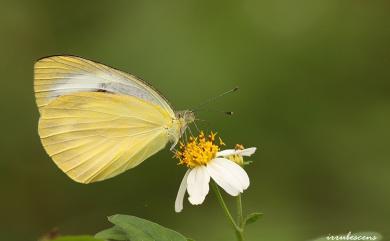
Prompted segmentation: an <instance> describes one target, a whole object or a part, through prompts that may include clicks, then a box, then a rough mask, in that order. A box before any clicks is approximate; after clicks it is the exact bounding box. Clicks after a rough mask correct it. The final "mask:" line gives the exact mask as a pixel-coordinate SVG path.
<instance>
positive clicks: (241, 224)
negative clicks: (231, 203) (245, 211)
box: [236, 194, 244, 229]
mask: <svg viewBox="0 0 390 241" xmlns="http://www.w3.org/2000/svg"><path fill="white" fill-rule="evenodd" d="M236 205H237V224H238V226H239V227H240V228H241V229H243V228H244V216H243V215H242V200H241V194H239V195H238V196H237V197H236Z"/></svg>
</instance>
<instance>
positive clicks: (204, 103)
mask: <svg viewBox="0 0 390 241" xmlns="http://www.w3.org/2000/svg"><path fill="white" fill-rule="evenodd" d="M237 90H238V86H236V87H234V88H233V89H231V90H228V91H226V92H223V93H221V94H219V95H217V96H214V97H212V98H209V99H207V100H206V101H205V102H203V103H201V104H200V105H198V106H197V107H196V108H195V109H194V110H193V111H199V110H200V107H202V106H205V105H207V104H208V103H210V102H213V101H215V100H217V99H219V98H221V97H222V96H224V95H227V94H230V93H233V92H236V91H237ZM226 113H228V112H226ZM229 113H230V112H229ZM228 115H229V114H228Z"/></svg>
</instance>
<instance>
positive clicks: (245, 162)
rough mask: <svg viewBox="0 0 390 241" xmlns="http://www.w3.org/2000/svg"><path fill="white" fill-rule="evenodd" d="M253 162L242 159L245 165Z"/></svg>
mask: <svg viewBox="0 0 390 241" xmlns="http://www.w3.org/2000/svg"><path fill="white" fill-rule="evenodd" d="M252 163H253V161H244V163H243V164H244V166H247V165H249V164H252Z"/></svg>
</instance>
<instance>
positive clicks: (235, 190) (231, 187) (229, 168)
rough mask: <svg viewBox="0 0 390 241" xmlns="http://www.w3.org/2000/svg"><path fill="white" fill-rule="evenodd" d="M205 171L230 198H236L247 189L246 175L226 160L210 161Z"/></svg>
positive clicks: (236, 165)
mask: <svg viewBox="0 0 390 241" xmlns="http://www.w3.org/2000/svg"><path fill="white" fill-rule="evenodd" d="M207 170H208V172H209V174H210V176H211V178H213V180H214V181H215V182H216V183H217V184H218V185H219V186H221V187H222V188H223V189H224V190H225V191H226V192H227V193H229V194H230V195H232V196H237V195H238V194H240V193H242V192H243V191H244V190H245V189H247V188H248V187H249V177H248V174H246V172H245V170H244V169H243V168H242V167H241V166H240V165H238V164H236V163H235V162H232V161H230V160H228V159H225V158H215V159H214V160H211V161H210V162H209V163H208V165H207Z"/></svg>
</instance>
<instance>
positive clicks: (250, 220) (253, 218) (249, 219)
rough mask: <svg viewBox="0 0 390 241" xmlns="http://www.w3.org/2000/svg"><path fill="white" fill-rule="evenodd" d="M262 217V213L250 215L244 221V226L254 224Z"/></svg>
mask: <svg viewBox="0 0 390 241" xmlns="http://www.w3.org/2000/svg"><path fill="white" fill-rule="evenodd" d="M262 216H263V213H251V214H249V215H248V216H247V217H246V219H245V225H247V224H251V223H254V222H256V221H257V220H258V219H259V218H261V217H262Z"/></svg>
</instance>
